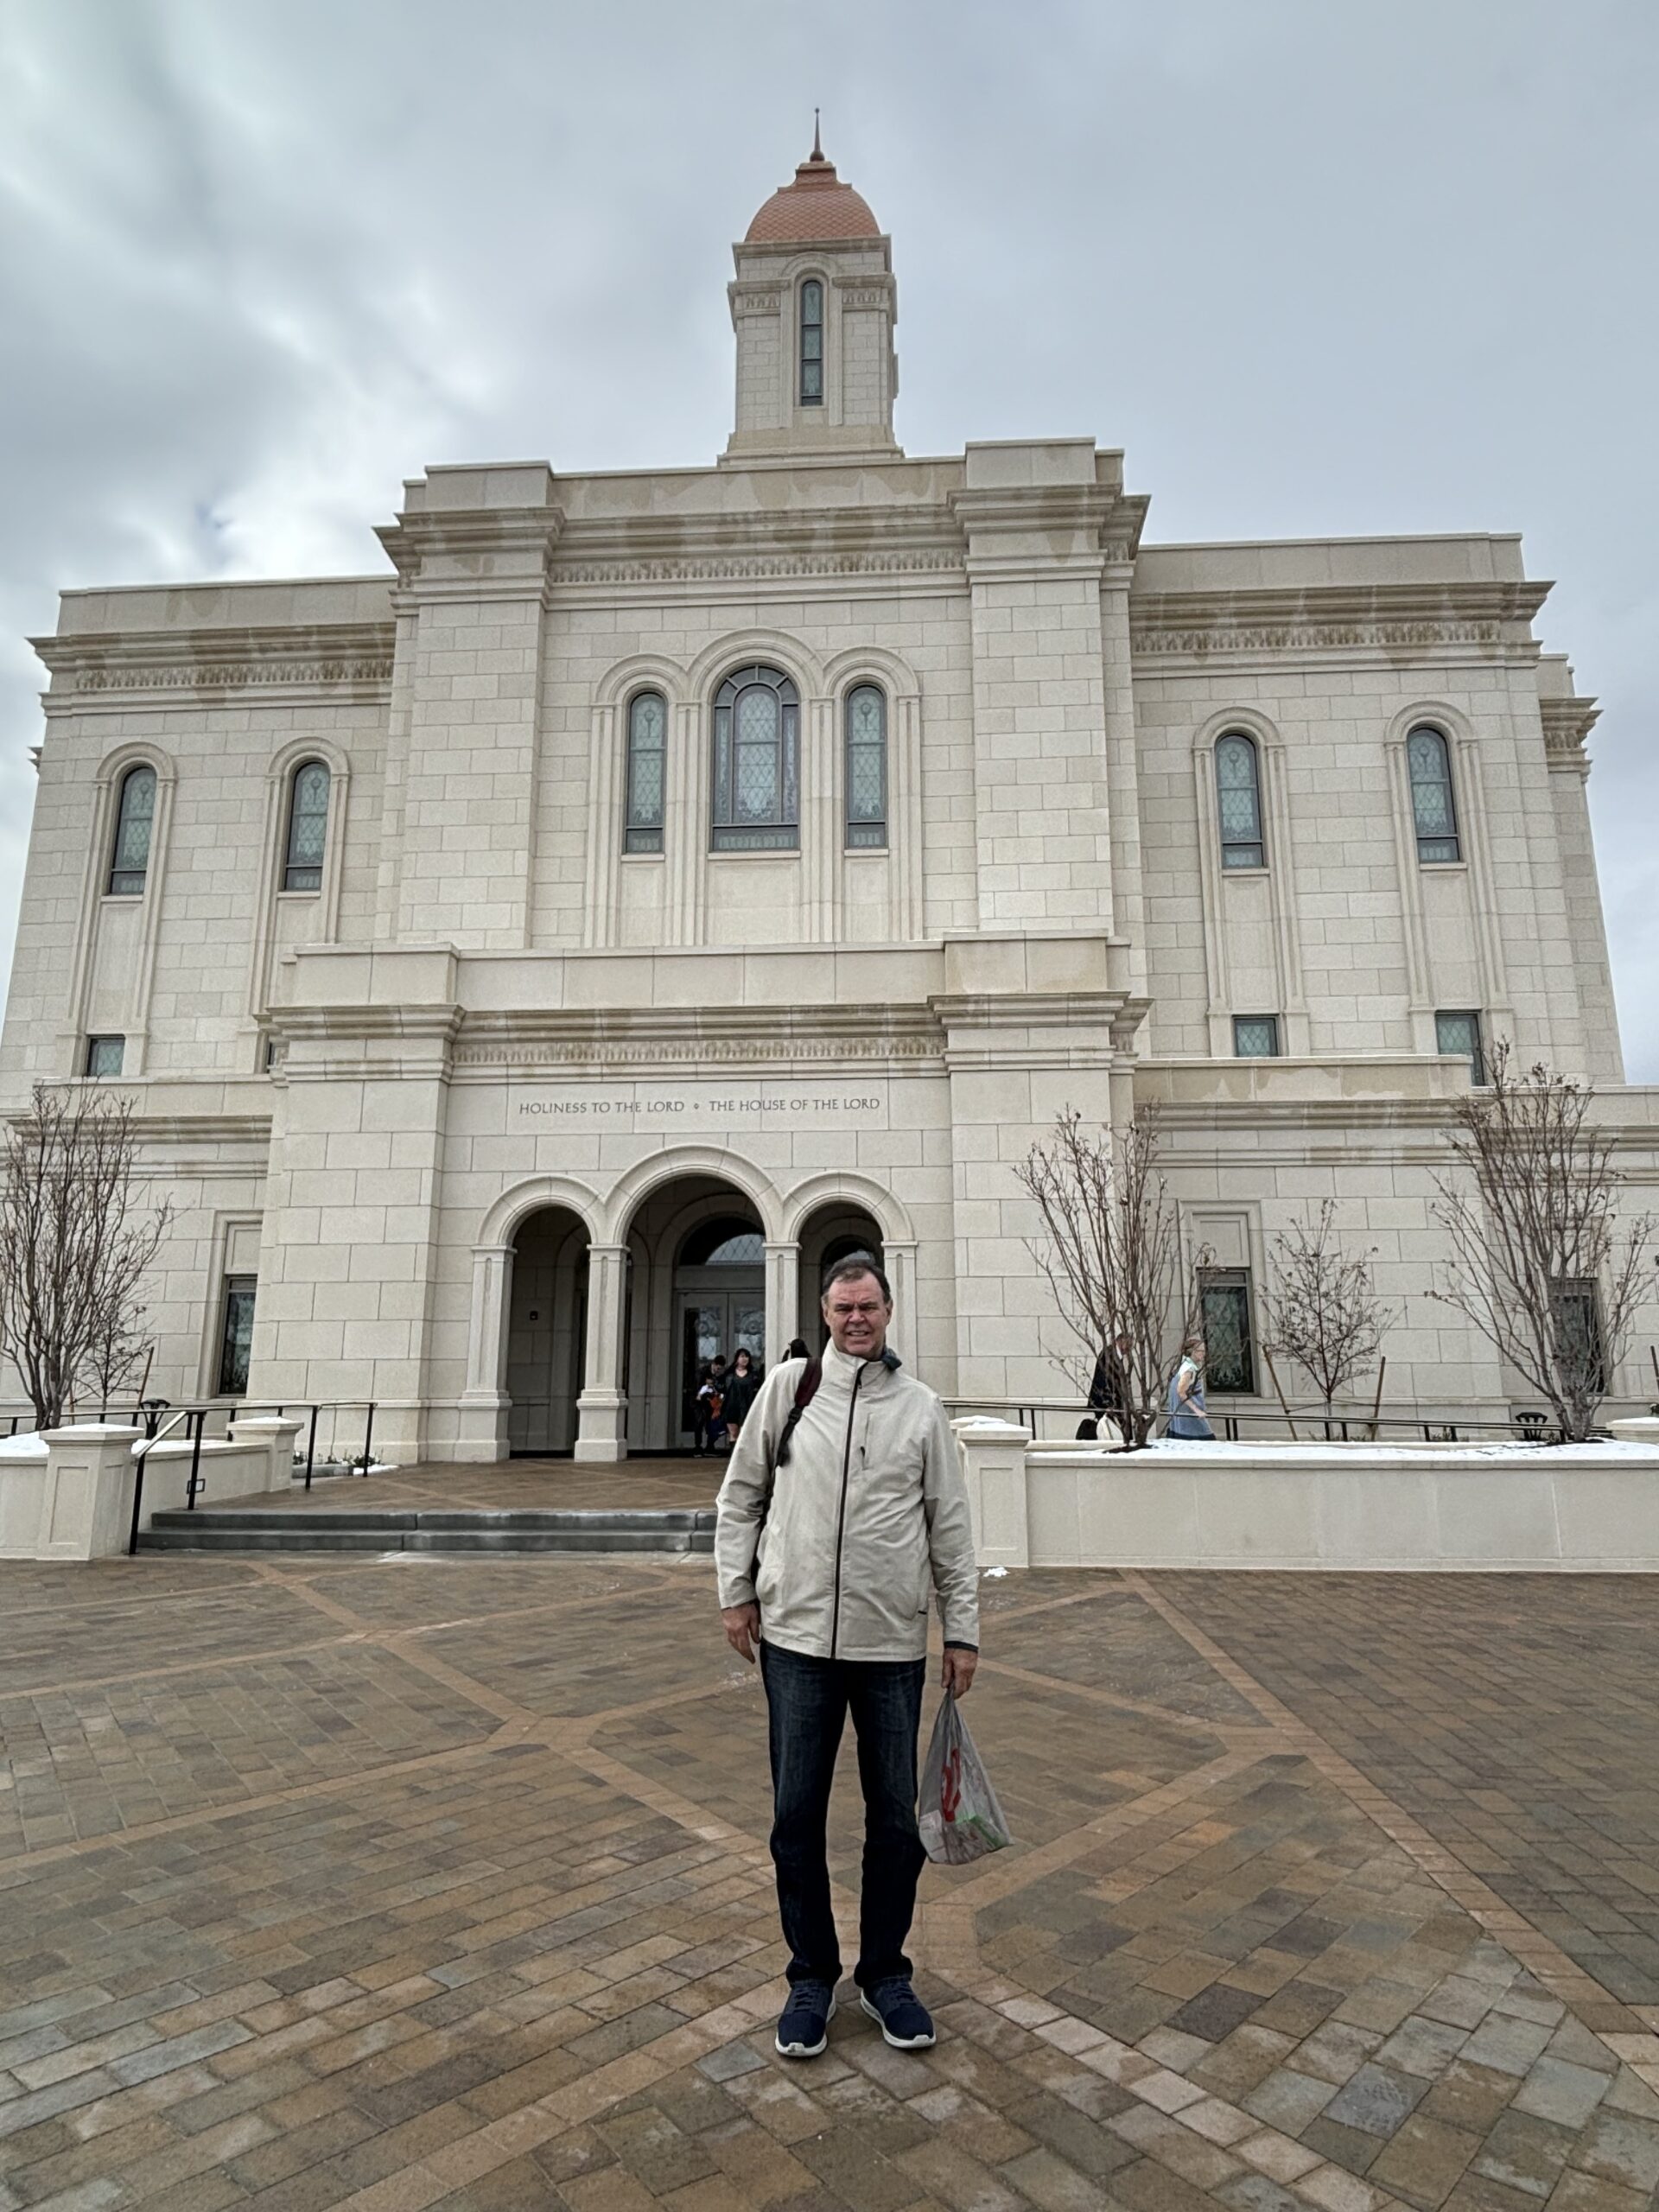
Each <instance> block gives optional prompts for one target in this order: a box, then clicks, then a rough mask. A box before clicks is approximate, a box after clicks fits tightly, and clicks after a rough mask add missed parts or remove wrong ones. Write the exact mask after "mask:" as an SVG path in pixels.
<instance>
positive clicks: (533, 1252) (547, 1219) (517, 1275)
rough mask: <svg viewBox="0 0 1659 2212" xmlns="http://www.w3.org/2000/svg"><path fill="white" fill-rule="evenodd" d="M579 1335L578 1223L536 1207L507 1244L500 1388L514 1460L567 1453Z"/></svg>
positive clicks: (584, 1294)
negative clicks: (508, 1284) (508, 1283)
mask: <svg viewBox="0 0 1659 2212" xmlns="http://www.w3.org/2000/svg"><path fill="white" fill-rule="evenodd" d="M587 1337H588V1230H587V1228H586V1225H585V1224H583V1222H582V1219H581V1217H580V1216H579V1215H577V1214H575V1213H573V1212H572V1211H570V1210H569V1207H567V1206H539V1207H537V1210H536V1211H534V1212H533V1213H528V1214H526V1215H525V1216H524V1219H523V1220H522V1221H521V1222H520V1223H519V1224H518V1230H517V1231H516V1232H515V1234H514V1236H513V1240H512V1299H511V1303H510V1306H509V1309H508V1319H507V1344H506V1372H505V1389H506V1394H507V1396H508V1398H509V1400H510V1401H511V1405H510V1408H509V1410H508V1415H507V1446H508V1449H509V1451H510V1452H512V1453H514V1454H515V1455H518V1454H522V1453H535V1454H543V1453H550V1452H560V1453H563V1452H569V1451H571V1450H573V1449H574V1447H575V1440H576V1401H577V1399H578V1398H579V1397H580V1395H581V1394H582V1383H583V1381H584V1379H585V1368H586V1346H587Z"/></svg>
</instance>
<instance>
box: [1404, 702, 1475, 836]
mask: <svg viewBox="0 0 1659 2212" xmlns="http://www.w3.org/2000/svg"><path fill="white" fill-rule="evenodd" d="M1406 767H1407V771H1408V773H1409V775H1410V778H1411V818H1412V825H1413V827H1414V829H1415V830H1416V832H1417V857H1418V859H1419V860H1420V861H1428V862H1431V863H1433V862H1435V861H1460V860H1461V859H1462V858H1463V842H1462V840H1461V839H1460V838H1459V835H1458V808H1457V801H1456V800H1455V799H1454V798H1453V797H1452V753H1451V749H1450V747H1448V746H1447V744H1446V740H1445V738H1444V737H1443V736H1442V735H1441V734H1440V731H1439V730H1437V729H1431V728H1428V726H1427V724H1426V723H1425V724H1423V725H1421V727H1420V728H1416V729H1414V730H1413V732H1412V733H1411V735H1410V736H1409V737H1408V739H1407V740H1406Z"/></svg>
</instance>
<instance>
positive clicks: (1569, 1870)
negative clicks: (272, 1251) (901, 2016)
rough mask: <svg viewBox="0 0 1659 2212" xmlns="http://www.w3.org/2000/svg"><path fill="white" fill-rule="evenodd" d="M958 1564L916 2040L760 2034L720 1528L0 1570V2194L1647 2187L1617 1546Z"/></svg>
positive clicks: (764, 1945)
mask: <svg viewBox="0 0 1659 2212" xmlns="http://www.w3.org/2000/svg"><path fill="white" fill-rule="evenodd" d="M365 1487H366V1486H365ZM983 1594H984V1599H985V1605H986V1619H985V1639H986V1662H985V1665H984V1668H983V1670H982V1675H981V1681H980V1685H979V1687H978V1688H976V1691H975V1693H974V1695H973V1698H972V1700H970V1703H969V1707H968V1713H969V1719H971V1721H972V1723H973V1725H974V1727H975V1731H976V1735H977V1737H978V1739H979V1741H980V1744H981V1746H982V1750H983V1751H984V1752H985V1754H986V1758H987V1761H988V1765H989V1767H990V1769H991V1771H992V1774H993V1776H994V1777H995V1781H996V1783H997V1784H998V1787H999V1789H1000V1791H1001V1796H1002V1800H1003V1802H1004V1805H1005V1807H1006V1808H1007V1812H1008V1814H1009V1815H1010V1817H1011V1819H1012V1821H1013V1822H1014V1827H1015V1828H1016V1831H1017V1834H1018V1835H1019V1838H1020V1847H1019V1848H1018V1849H1017V1850H1014V1851H1010V1852H1007V1853H1002V1854H1001V1855H1000V1856H998V1857H996V1858H994V1859H988V1860H986V1861H982V1863H981V1864H979V1865H978V1866H975V1867H970V1868H964V1869H961V1870H957V1871H954V1872H943V1871H941V1870H938V1869H930V1870H929V1871H928V1872H927V1873H926V1874H925V1877H924V1879H923V1896H924V1898H925V1909H924V1913H923V1918H922V1922H921V1924H920V1926H919V1929H918V1943H917V1950H918V1959H919V1961H920V1971H919V1974H918V1983H919V1986H920V1987H921V1990H922V1992H923V1993H924V1994H925V1996H926V1997H927V1998H928V1999H930V2001H931V2003H932V2004H933V2005H934V2006H935V2008H936V2011H937V2012H938V2017H939V2021H940V2026H941V2040H940V2043H939V2045H938V2049H937V2050H935V2051H933V2052H931V2053H930V2054H927V2055H925V2056H913V2057H912V2056H900V2055H899V2054H897V2053H894V2052H893V2051H890V2050H887V2048H886V2046H885V2045H884V2044H882V2043H881V2042H880V2039H879V2037H877V2036H876V2035H875V2033H874V2031H873V2030H872V2029H871V2027H870V2024H869V2023H868V2022H867V2021H865V2020H864V2019H862V2018H861V2017H860V2016H859V2015H858V2014H857V2012H856V2011H855V2010H854V2009H851V2008H846V2007H844V2008H843V2011H842V2014H841V2016H840V2017H839V2018H837V2020H836V2024H835V2027H834V2030H833V2031H832V2040H831V2043H830V2047H829V2051H828V2053H827V2054H826V2055H825V2056H824V2057H823V2058H822V2059H821V2060H818V2061H817V2062H816V2063H813V2064H811V2065H809V2066H789V2065H786V2064H785V2063H784V2062H782V2061H780V2060H779V2059H778V2058H776V2057H775V2056H773V2055H772V2050H771V2027H772V2016H773V2013H774V2011H775V2009H776V2007H777V2005H778V2003H779V1997H780V1991H781V1982H780V1971H781V1967H782V1964H783V1959H782V1953H781V1948H780V1945H779V1941H778V1937H777V1931H776V1923H775V1920H774V1916H773V1904H772V1881H771V1867H770V1862H769V1860H768V1859H767V1856H766V1754H765V1738H764V1728H763V1708H762V1700H761V1694H760V1687H759V1684H758V1682H757V1681H756V1679H755V1677H754V1675H753V1673H752V1672H750V1671H748V1670H747V1669H744V1668H743V1667H742V1666H741V1664H740V1663H739V1662H738V1661H737V1660H735V1659H734V1657H732V1656H730V1655H729V1654H728V1652H727V1651H726V1649H725V1648H724V1646H723V1645H722V1643H721V1640H720V1636H719V1630H718V1624H717V1622H716V1620H715V1613H714V1587H713V1577H712V1570H711V1563H710V1562H709V1560H707V1559H706V1558H701V1557H693V1558H681V1559H666V1558H664V1559H649V1558H638V1557H635V1558H628V1559H621V1558H611V1557H608V1556H605V1557H588V1558H584V1559H576V1560H569V1559H560V1558H534V1559H479V1560H464V1559H453V1558H451V1559H446V1558H442V1557H435V1558H420V1557H409V1556H402V1557H398V1558H396V1559H390V1560H378V1559H376V1558H346V1557H329V1556H325V1555H322V1554H298V1555H287V1556H275V1557H272V1558H270V1559H252V1558H242V1557H237V1558H229V1559H227V1558H208V1559H200V1558H182V1557H172V1556H162V1557H149V1558H145V1559H141V1560H137V1561H135V1562H132V1563H130V1564H129V1563H127V1562H120V1563H118V1564H115V1563H111V1564H109V1565H104V1566H98V1567H26V1566H22V1567H20V1566H10V1567H0V1751H3V1754H4V1763H3V1764H0V2208H9V2207H13V2206H18V2205H27V2206H31V2207H33V2206H50V2207H52V2208H54V2212H70V2209H71V2208H73V2212H102V2208H105V2207H110V2208H118V2207H123V2206H127V2205H138V2204H146V2205H149V2204H153V2205H156V2206H157V2207H162V2208H165V2209H166V2212H211V2208H214V2207H218V2206H224V2205H241V2204H251V2205H257V2206H260V2207H264V2208H269V2212H277V2208H281V2209H282V2212H310V2208H317V2207H324V2206H334V2205H350V2206H353V2207H354V2208H359V2212H371V2208H372V2212H406V2209H407V2208H417V2207H423V2206H427V2205H442V2206H445V2207H449V2208H461V2207H467V2208H478V2212H482V2208H485V2207H501V2208H515V2212H518V2209H519V2208H522V2209H523V2212H533V2208H538V2207H564V2208H569V2212H645V2208H647V2207H651V2206H653V2205H657V2204H662V2205H665V2206H671V2207H675V2208H683V2212H704V2208H708V2212H744V2209H745V2208H748V2207H752V2206H772V2207H779V2208H790V2212H819V2208H823V2212H830V2208H836V2207H842V2206H850V2207H855V2208H858V2212H900V2208H903V2207H913V2208H916V2212H923V2208H931V2207H935V2206H938V2207H947V2208H950V2212H1014V2208H1017V2207H1020V2206H1023V2205H1027V2204H1029V2205H1035V2206H1039V2207H1041V2208H1044V2212H1084V2208H1087V2207H1090V2206H1099V2205H1111V2204H1116V2205H1121V2206H1124V2207H1128V2208H1131V2212H1205V2209H1206V2208H1209V2207H1212V2206H1214V2205H1217V2204H1218V2205H1222V2206H1225V2207H1228V2208H1230V2212H1306V2209H1307V2208H1316V2209H1317V2212H1377V2208H1380V2207H1383V2206H1385V2205H1387V2204H1388V2203H1389V2202H1404V2203H1408V2204H1410V2205H1414V2206H1418V2207H1423V2208H1433V2207H1436V2206H1439V2205H1441V2204H1447V2205H1450V2206H1452V2207H1455V2208H1459V2212H1465V2209H1466V2212H1537V2208H1539V2207H1540V2206H1542V2205H1545V2204H1548V2205H1549V2206H1550V2207H1551V2208H1552V2212H1642V2208H1643V2207H1645V2206H1647V2205H1649V2203H1650V2202H1652V2200H1653V2196H1654V2192H1655V2190H1656V2185H1659V2094H1656V2091H1659V2035H1656V2033H1655V2031H1656V2029H1659V1738H1656V1728H1655V1722H1654V1705H1655V1694H1654V1684H1653V1669H1652V1649H1653V1637H1652V1626H1653V1621H1654V1613H1655V1600H1654V1594H1653V1592H1652V1586H1651V1585H1649V1584H1647V1583H1643V1582H1638V1581H1637V1580H1625V1579H1618V1578H1605V1579H1599V1580H1566V1579H1559V1580H1543V1579H1535V1578H1534V1579H1522V1578H1507V1579H1506V1578H1500V1577H1491V1578H1484V1579H1474V1578H1455V1579H1454V1578H1427V1577H1425V1578H1421V1579H1408V1578H1376V1579H1359V1578H1347V1579H1343V1578H1334V1577H1328V1578H1319V1577H1313V1576H1307V1577H1300V1578H1299V1577H1292V1576H1277V1575H1243V1574H1241V1575H1237V1576H1235V1577H1222V1576H1196V1575H1160V1576H1141V1575H1136V1574H1124V1575H1112V1574H1107V1573H1087V1574H1077V1575H1071V1576H1065V1575H1058V1574H1040V1573H1032V1574H1027V1575H1023V1576H1017V1575H1009V1576H1007V1578H1006V1579H1003V1580H988V1581H987V1582H986V1583H985V1584H984V1586H983ZM931 1703H932V1698H931V1694H930V1699H929V1708H930V1718H931ZM855 1807H856V1785H855V1779H854V1777H853V1775H852V1773H851V1770H850V1760H849V1761H848V1762H847V1764H846V1767H845V1769H844V1771H843V1779H842V1785H841V1793H840V1796H839V1799H838V1808H837V1815H836V1827H835V1830H834V1837H833V1843H834V1850H833V1863H834V1866H835V1870H836V1875H837V1878H838V1880H839V1882H840V1883H841V1884H842V1905H843V1908H844V1910H845V1911H846V1914H847V1916H848V1918H849V1920H850V1911H851V1907H850V1896H849V1891H848V1890H847V1886H846V1885H849V1884H852V1883H855V1880H856V1853H857V1835H856V1820H855Z"/></svg>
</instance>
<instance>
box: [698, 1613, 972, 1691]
mask: <svg viewBox="0 0 1659 2212" xmlns="http://www.w3.org/2000/svg"><path fill="white" fill-rule="evenodd" d="M720 1624H721V1627H722V1628H723V1629H724V1630H725V1631H726V1641H727V1643H729V1644H730V1645H731V1647H732V1649H733V1650H734V1651H735V1652H736V1654H737V1656H738V1657H739V1658H740V1659H747V1661H748V1662H749V1664H750V1665H751V1666H753V1664H754V1653H755V1647H756V1645H757V1644H758V1643H760V1606H759V1605H755V1604H754V1603H753V1600H751V1601H750V1603H749V1604H748V1605H727V1606H724V1607H722V1609H721V1616H720ZM969 1671H970V1673H971V1669H970V1670H969Z"/></svg>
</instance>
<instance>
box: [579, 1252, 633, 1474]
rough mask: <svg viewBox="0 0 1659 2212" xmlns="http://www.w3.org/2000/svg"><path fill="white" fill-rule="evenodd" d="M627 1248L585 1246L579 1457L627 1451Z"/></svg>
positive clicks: (610, 1456) (609, 1456)
mask: <svg viewBox="0 0 1659 2212" xmlns="http://www.w3.org/2000/svg"><path fill="white" fill-rule="evenodd" d="M627 1286H628V1248H627V1246H626V1244H590V1245H589V1246H588V1360H587V1376H588V1380H587V1383H586V1386H585V1387H584V1389H583V1390H582V1395H581V1396H580V1397H579V1398H578V1399H577V1401H576V1424H577V1425H576V1449H575V1457H576V1458H577V1459H598V1460H611V1461H614V1460H618V1459H626V1458H627V1456H628V1442H627V1427H628V1400H627V1394H626V1391H625V1390H624V1389H623V1388H622V1348H623V1332H622V1320H623V1314H624V1312H625V1310H626V1305H627Z"/></svg>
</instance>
